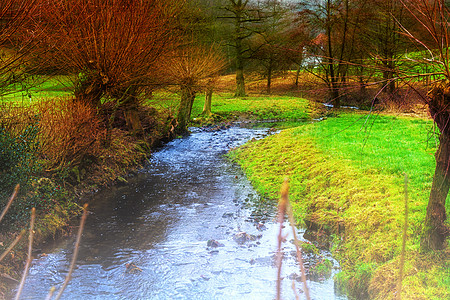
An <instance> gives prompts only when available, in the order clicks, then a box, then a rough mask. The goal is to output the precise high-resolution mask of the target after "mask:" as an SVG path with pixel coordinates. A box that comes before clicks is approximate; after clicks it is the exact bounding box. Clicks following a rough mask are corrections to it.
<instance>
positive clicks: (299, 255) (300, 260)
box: [285, 181, 311, 300]
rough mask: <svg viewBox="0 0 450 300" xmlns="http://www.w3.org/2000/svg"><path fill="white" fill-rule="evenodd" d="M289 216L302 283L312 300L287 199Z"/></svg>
mask: <svg viewBox="0 0 450 300" xmlns="http://www.w3.org/2000/svg"><path fill="white" fill-rule="evenodd" d="M285 182H286V184H287V181H285ZM286 196H287V195H286ZM287 215H288V218H289V223H290V225H291V228H292V234H293V235H294V245H295V249H296V252H297V261H298V264H299V265H300V272H301V277H302V282H303V290H304V291H305V297H306V299H307V300H310V299H311V297H310V295H309V289H308V285H307V284H306V271H305V265H304V264H303V256H302V250H301V248H300V241H299V240H298V237H297V232H296V230H295V221H294V214H293V212H292V206H291V204H290V202H289V199H287Z"/></svg>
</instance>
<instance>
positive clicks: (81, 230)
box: [55, 204, 88, 300]
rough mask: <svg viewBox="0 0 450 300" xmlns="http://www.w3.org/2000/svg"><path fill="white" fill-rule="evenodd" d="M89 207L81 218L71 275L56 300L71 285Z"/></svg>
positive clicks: (84, 210)
mask: <svg viewBox="0 0 450 300" xmlns="http://www.w3.org/2000/svg"><path fill="white" fill-rule="evenodd" d="M87 207H88V205H87V204H85V205H84V206H83V216H82V217H81V221H80V227H79V228H78V233H77V239H76V242H75V247H74V249H73V256H72V262H71V263H70V267H69V273H68V274H67V276H66V280H64V284H63V285H62V287H61V289H60V290H59V292H58V295H56V298H55V300H58V299H60V298H61V296H62V294H63V292H64V290H65V289H66V287H67V285H68V284H69V281H70V279H71V278H72V273H73V269H74V268H75V263H76V261H77V256H78V250H79V249H80V241H81V235H82V233H83V228H84V223H85V222H86V217H87V212H88V211H87Z"/></svg>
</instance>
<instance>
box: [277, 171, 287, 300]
mask: <svg viewBox="0 0 450 300" xmlns="http://www.w3.org/2000/svg"><path fill="white" fill-rule="evenodd" d="M287 194H288V183H287V180H284V182H283V186H282V187H281V198H280V201H279V203H278V222H279V223H280V229H279V231H278V249H277V290H276V299H277V300H280V299H281V266H282V262H283V251H282V250H281V245H282V243H283V240H284V236H283V223H284V215H285V214H286V206H287V201H288V197H287Z"/></svg>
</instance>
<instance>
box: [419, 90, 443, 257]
mask: <svg viewBox="0 0 450 300" xmlns="http://www.w3.org/2000/svg"><path fill="white" fill-rule="evenodd" d="M448 90H449V87H446V88H443V87H438V88H435V89H434V90H433V91H431V93H430V97H431V98H430V102H429V104H428V106H429V110H430V113H431V117H432V118H433V120H434V122H435V123H436V125H437V127H438V128H439V130H440V132H441V135H440V136H439V147H438V149H437V151H436V154H435V157H436V169H435V171H434V177H433V184H432V186H431V192H430V198H429V200H428V206H427V214H426V217H425V224H424V228H423V234H422V240H421V244H420V246H421V248H422V249H423V250H430V249H431V250H439V249H443V248H445V246H446V244H447V242H446V238H447V237H448V236H449V228H448V227H447V226H446V224H445V220H446V219H447V215H446V212H445V201H446V199H447V194H448V191H449V188H450V178H449V175H450V172H449V167H450V128H449V121H450V111H448V103H449V102H450V95H449V94H448ZM446 91H447V92H446Z"/></svg>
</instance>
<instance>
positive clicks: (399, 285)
mask: <svg viewBox="0 0 450 300" xmlns="http://www.w3.org/2000/svg"><path fill="white" fill-rule="evenodd" d="M407 232H408V175H407V174H405V222H404V224H403V238H402V239H403V240H402V253H401V256H400V266H399V275H398V283H397V297H396V299H398V300H400V299H402V281H403V268H404V265H405V251H406V238H407Z"/></svg>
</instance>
